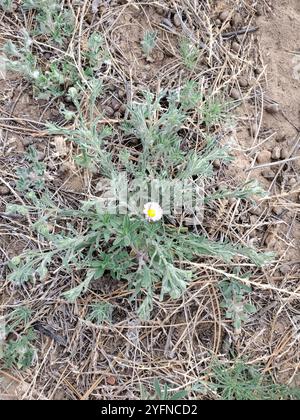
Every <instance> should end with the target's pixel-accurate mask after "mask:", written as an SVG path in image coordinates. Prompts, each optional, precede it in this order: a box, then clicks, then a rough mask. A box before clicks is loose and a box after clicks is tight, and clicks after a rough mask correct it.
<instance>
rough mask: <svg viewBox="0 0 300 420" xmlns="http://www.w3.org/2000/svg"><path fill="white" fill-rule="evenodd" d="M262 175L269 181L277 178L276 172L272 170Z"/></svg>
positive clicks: (263, 172)
mask: <svg viewBox="0 0 300 420" xmlns="http://www.w3.org/2000/svg"><path fill="white" fill-rule="evenodd" d="M261 174H262V176H263V177H264V178H266V179H267V180H270V179H274V176H275V174H274V172H273V171H272V170H271V169H267V170H265V171H262V173H261Z"/></svg>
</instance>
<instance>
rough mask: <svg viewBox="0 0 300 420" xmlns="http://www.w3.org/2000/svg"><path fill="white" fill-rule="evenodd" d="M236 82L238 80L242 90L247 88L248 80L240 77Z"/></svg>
mask: <svg viewBox="0 0 300 420" xmlns="http://www.w3.org/2000/svg"><path fill="white" fill-rule="evenodd" d="M238 80H239V85H240V86H241V87H242V88H246V87H248V86H249V82H248V80H247V79H246V78H245V77H240V78H239V79H238Z"/></svg>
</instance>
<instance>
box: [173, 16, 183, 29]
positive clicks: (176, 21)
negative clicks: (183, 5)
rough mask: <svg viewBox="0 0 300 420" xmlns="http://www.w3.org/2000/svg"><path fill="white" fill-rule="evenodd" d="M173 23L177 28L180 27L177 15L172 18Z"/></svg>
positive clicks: (179, 18)
mask: <svg viewBox="0 0 300 420" xmlns="http://www.w3.org/2000/svg"><path fill="white" fill-rule="evenodd" d="M173 22H174V25H175V26H176V27H177V28H179V27H180V26H181V17H180V16H179V14H178V13H176V15H175V16H174V19H173Z"/></svg>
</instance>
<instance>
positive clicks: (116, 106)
mask: <svg viewBox="0 0 300 420" xmlns="http://www.w3.org/2000/svg"><path fill="white" fill-rule="evenodd" d="M110 105H111V107H112V109H113V110H114V111H118V109H119V108H120V106H121V104H120V102H119V101H118V100H117V99H115V98H113V99H112V100H111V103H110Z"/></svg>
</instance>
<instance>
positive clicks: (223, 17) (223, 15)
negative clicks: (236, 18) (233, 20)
mask: <svg viewBox="0 0 300 420" xmlns="http://www.w3.org/2000/svg"><path fill="white" fill-rule="evenodd" d="M229 16H230V13H229V12H228V11H227V10H225V11H224V12H222V13H220V15H219V19H220V20H221V22H225V21H226V20H227V19H228V18H229Z"/></svg>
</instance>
